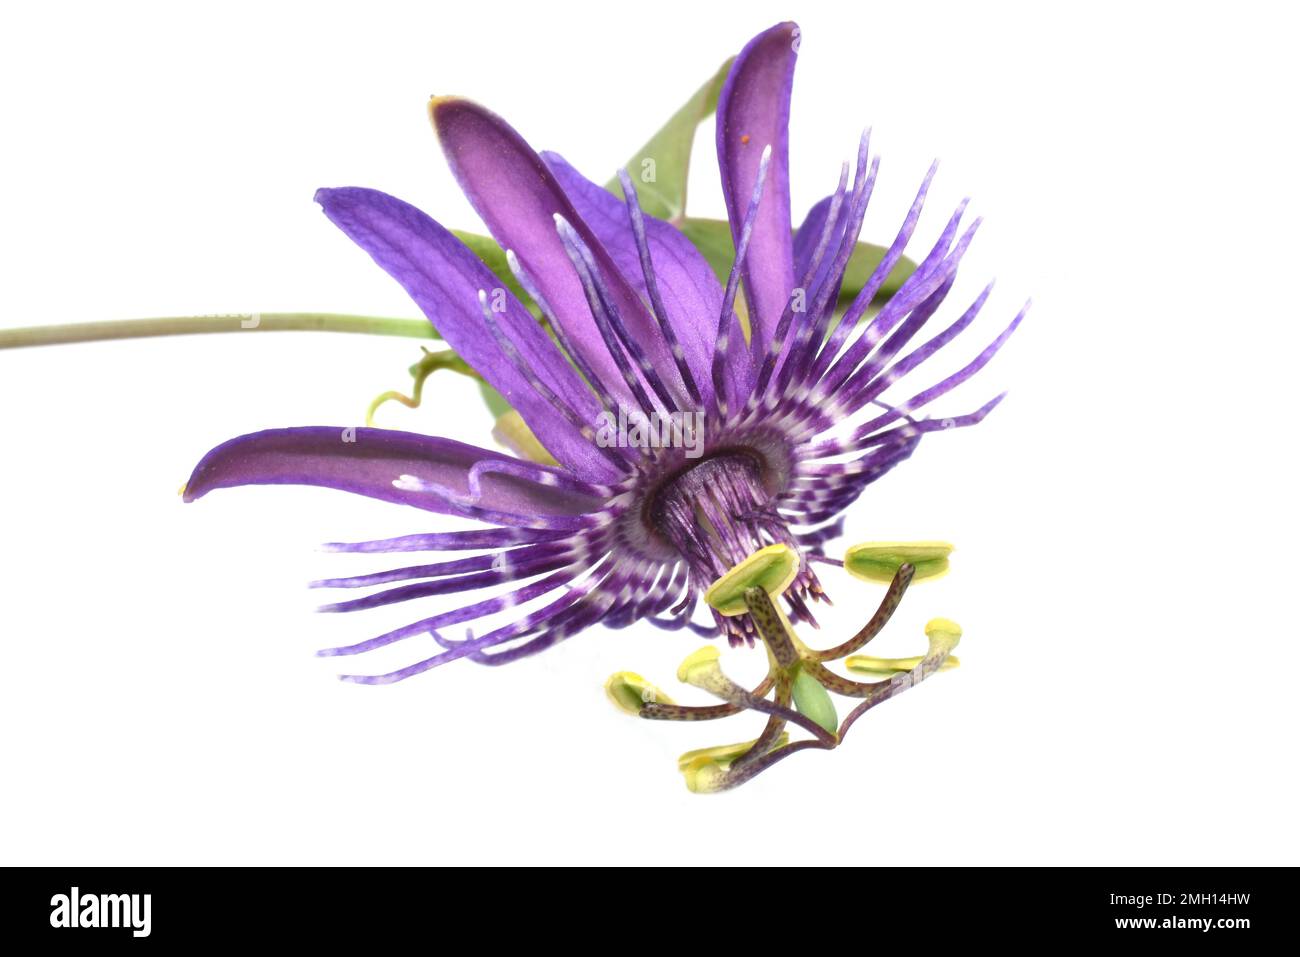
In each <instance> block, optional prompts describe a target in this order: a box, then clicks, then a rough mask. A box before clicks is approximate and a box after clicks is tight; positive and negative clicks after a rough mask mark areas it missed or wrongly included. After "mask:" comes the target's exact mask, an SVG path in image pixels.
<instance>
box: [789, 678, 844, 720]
mask: <svg viewBox="0 0 1300 957" xmlns="http://www.w3.org/2000/svg"><path fill="white" fill-rule="evenodd" d="M790 693H791V696H792V697H793V698H794V706H795V708H796V709H798V711H799V713H800V714H802V715H803V716H804V717H807V718H811V719H812V720H813V721H816V722H817V723H818V724H819V725H821V726H822V727H823V728H825V729H826V730H827V731H829V732H830V733H831V734H834V733H835V732H836V729H837V728H839V726H840V719H839V716H838V715H836V713H835V702H833V701H831V696H830V695H829V694H827V692H826V689H825V688H823V687H822V686H821V682H819V681H818V680H817V679H816V678H814V677H813V676H812V675H810V674H808V673H807V672H805V671H802V670H801V671H800V672H799V673H798V674H796V675H795V676H794V681H793V682H792V683H791V685H790Z"/></svg>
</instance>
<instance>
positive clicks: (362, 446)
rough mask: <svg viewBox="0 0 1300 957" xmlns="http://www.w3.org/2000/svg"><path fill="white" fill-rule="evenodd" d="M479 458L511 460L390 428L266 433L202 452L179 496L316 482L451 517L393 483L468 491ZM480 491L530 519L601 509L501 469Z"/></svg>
mask: <svg viewBox="0 0 1300 957" xmlns="http://www.w3.org/2000/svg"><path fill="white" fill-rule="evenodd" d="M484 460H493V461H505V462H512V461H514V460H513V459H511V458H510V457H509V456H506V455H502V454H501V453H499V452H490V451H488V450H486V449H480V448H475V447H474V446H472V445H465V444H463V443H460V442H453V441H451V440H450V439H438V438H432V437H430V436H427V435H415V434H413V433H410V432H396V431H393V430H390V429H365V428H357V429H352V428H343V427H331V426H311V427H307V428H298V429H271V430H269V431H266V432H254V433H252V434H251V435H242V436H240V437H239V438H236V439H231V440H230V441H229V442H226V443H224V444H222V445H218V446H217V447H216V448H215V449H213V450H212V451H211V452H209V453H208V454H207V455H205V456H204V457H203V460H202V461H201V462H199V464H198V465H197V466H196V467H195V469H194V474H193V475H191V476H190V480H189V482H188V483H186V486H185V491H184V497H185V501H187V502H193V501H194V500H195V499H199V498H202V497H203V496H204V495H206V494H207V493H208V492H210V491H212V490H213V489H218V488H234V487H236V486H240V485H319V486H322V487H325V488H333V489H339V490H340V491H344V492H355V493H357V494H358V495H367V496H369V497H371V498H377V499H382V500H383V501H386V502H397V503H400V504H403V505H414V506H415V507H416V508H422V509H426V510H428V511H433V512H444V513H448V514H456V511H455V509H454V508H453V507H451V506H449V505H448V504H447V503H446V502H445V500H443V499H441V498H439V497H437V496H433V495H428V494H424V493H421V492H413V491H408V490H404V489H401V488H397V487H395V486H394V485H393V481H394V480H395V479H397V478H398V477H399V476H402V475H414V476H416V477H417V478H420V479H423V480H425V481H429V482H437V483H438V484H440V485H445V486H447V487H448V488H451V489H453V490H456V491H458V492H462V493H465V494H469V491H470V488H469V480H468V475H469V471H470V469H471V468H472V467H473V466H474V464H475V463H476V462H482V461H484ZM479 492H480V498H481V500H482V501H484V502H486V503H490V506H491V507H492V508H496V509H500V510H501V511H506V512H518V513H522V514H530V515H581V514H584V513H587V512H592V511H596V510H598V509H600V508H602V507H603V506H604V505H605V503H604V502H603V501H602V500H600V499H598V498H593V497H591V496H588V495H582V494H579V493H575V492H572V491H566V490H562V489H559V488H554V487H551V486H545V485H540V484H537V483H534V482H530V481H527V480H525V479H521V478H518V477H517V476H514V475H510V474H508V473H499V472H493V473H487V474H484V475H481V476H480V478H479Z"/></svg>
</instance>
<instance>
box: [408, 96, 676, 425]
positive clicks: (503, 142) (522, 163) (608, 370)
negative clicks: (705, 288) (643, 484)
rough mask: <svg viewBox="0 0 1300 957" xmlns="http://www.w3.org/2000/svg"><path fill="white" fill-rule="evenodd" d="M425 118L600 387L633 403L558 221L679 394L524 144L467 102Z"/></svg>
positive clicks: (628, 298) (621, 283)
mask: <svg viewBox="0 0 1300 957" xmlns="http://www.w3.org/2000/svg"><path fill="white" fill-rule="evenodd" d="M429 112H430V115H431V116H432V119H433V125H434V128H435V129H436V130H437V132H438V139H439V141H440V142H441V143H442V148H443V152H444V153H445V154H446V156H447V162H448V164H449V165H450V166H451V169H452V172H453V173H454V174H455V176H456V179H457V180H458V181H459V183H460V186H461V189H462V190H464V192H465V195H466V197H467V198H468V199H469V201H470V203H471V204H472V205H473V206H474V209H475V210H476V211H477V212H478V214H479V216H480V217H481V218H482V220H483V222H484V223H485V224H486V225H487V228H488V230H489V231H490V232H491V233H492V235H493V236H494V237H495V238H496V240H497V242H499V243H500V244H501V245H502V247H503V248H505V249H509V250H512V251H513V252H514V254H515V255H516V256H517V257H518V258H519V262H520V263H521V265H522V266H523V268H524V269H525V270H526V271H527V272H528V273H529V275H531V276H532V278H533V280H534V282H536V284H537V287H538V289H539V291H540V292H541V293H542V296H543V297H544V298H545V299H546V301H547V303H548V304H549V305H550V307H551V309H552V310H553V311H554V312H555V315H556V318H557V319H558V321H559V322H560V324H561V325H562V326H563V327H564V332H565V334H566V336H567V337H568V339H569V340H570V341H571V342H572V343H573V346H574V348H576V349H579V350H581V351H582V353H583V356H584V357H585V358H586V360H587V361H588V362H589V363H590V365H591V366H592V368H593V369H595V371H596V372H597V373H598V374H599V375H600V377H601V380H602V382H603V384H604V385H605V387H606V388H607V389H608V390H609V391H610V392H612V393H613V394H615V395H616V396H618V397H619V398H620V399H623V400H625V401H630V399H631V395H630V393H629V391H628V389H627V387H626V386H625V385H624V383H623V382H622V377H621V376H620V374H619V371H618V368H617V367H616V366H615V364H614V360H613V358H612V357H611V356H610V353H609V350H608V349H607V348H606V346H605V343H604V340H603V339H602V338H601V335H600V331H599V329H598V328H597V325H596V321H595V319H594V318H593V317H592V314H591V309H590V308H589V306H588V304H587V298H586V295H585V294H584V292H583V287H582V283H581V281H580V280H579V278H578V275H577V273H576V272H575V271H574V268H573V265H572V264H571V263H570V261H569V257H568V254H567V253H566V252H565V249H564V244H563V243H562V242H561V241H560V237H559V234H558V233H557V232H556V226H555V216H556V214H557V213H558V214H559V215H561V216H563V217H564V219H565V220H567V221H568V222H569V224H570V225H572V227H573V228H574V230H575V231H576V232H577V233H578V235H579V236H580V237H581V239H582V240H583V242H584V243H586V245H587V246H589V247H590V248H591V251H592V253H593V254H594V256H595V260H596V263H597V265H598V266H599V268H600V270H601V272H602V274H603V275H604V277H605V279H606V281H607V282H608V283H609V287H610V290H611V292H612V294H613V296H614V301H615V304H616V305H617V307H618V309H619V310H620V313H621V314H622V317H623V320H624V322H625V323H626V324H627V327H628V329H629V331H630V332H631V334H632V336H633V337H634V338H635V339H636V340H637V342H639V343H640V344H641V345H642V348H644V349H645V351H646V353H647V354H648V356H649V359H650V361H651V362H652V363H653V365H654V367H655V368H656V369H657V370H659V372H660V374H661V375H664V376H667V377H669V378H670V380H671V381H672V383H673V384H674V386H675V387H676V388H681V385H680V381H679V377H678V376H677V373H676V370H675V368H674V366H673V360H672V355H671V353H670V351H669V349H668V345H667V343H666V342H665V341H664V339H663V336H662V334H661V333H660V331H659V327H658V323H656V322H655V319H654V317H653V316H652V315H650V313H649V311H648V310H647V309H646V307H645V305H644V304H643V303H642V302H641V299H640V298H639V297H638V296H637V294H636V291H635V290H634V289H633V287H632V286H631V285H629V283H628V280H627V278H626V277H625V276H624V275H623V274H622V273H621V272H620V271H619V269H618V267H617V265H616V264H615V262H614V260H613V258H612V257H611V256H610V254H609V252H607V251H606V249H605V247H604V246H603V245H602V244H601V242H600V240H599V239H598V238H597V236H596V234H595V232H594V231H593V230H592V229H591V227H590V226H588V225H587V223H585V222H584V221H583V218H582V216H581V215H580V214H579V212H578V210H576V209H575V208H574V205H573V203H572V202H571V201H570V200H569V198H568V197H567V196H566V195H565V193H564V190H563V189H561V188H560V184H559V183H558V182H556V180H555V177H554V176H553V175H552V174H551V171H550V170H549V169H548V168H547V166H546V164H545V163H544V162H543V161H542V158H541V157H540V156H538V155H537V153H535V152H534V151H533V149H532V147H530V146H529V145H528V144H527V143H526V142H525V141H524V139H523V137H521V136H520V135H519V134H518V133H517V132H515V130H514V129H512V128H511V127H510V126H509V125H508V124H507V123H506V122H505V121H504V120H502V119H501V117H499V116H497V115H496V114H495V113H492V112H490V111H488V110H486V109H484V108H483V107H481V106H479V105H478V104H476V103H471V102H470V101H468V100H462V99H457V98H452V97H445V98H440V99H435V100H434V101H433V102H432V103H431V104H430V107H429Z"/></svg>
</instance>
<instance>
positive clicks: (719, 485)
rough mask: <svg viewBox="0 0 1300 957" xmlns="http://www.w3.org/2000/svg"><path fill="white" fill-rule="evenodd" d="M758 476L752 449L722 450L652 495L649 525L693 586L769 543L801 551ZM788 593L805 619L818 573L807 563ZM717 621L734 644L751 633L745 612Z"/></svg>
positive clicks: (760, 467) (818, 592)
mask: <svg viewBox="0 0 1300 957" xmlns="http://www.w3.org/2000/svg"><path fill="white" fill-rule="evenodd" d="M763 476H764V462H763V459H762V457H761V456H760V455H759V454H758V453H756V452H753V451H750V450H748V449H744V448H736V449H729V450H723V451H720V452H717V453H715V454H713V455H711V456H709V457H708V458H705V459H703V460H701V461H700V462H699V463H697V464H694V465H692V466H690V467H689V468H687V469H685V470H684V471H681V472H678V473H676V474H675V475H673V476H671V477H670V478H669V479H667V480H666V481H664V482H663V484H662V485H660V486H659V488H658V489H657V490H656V491H655V493H654V494H653V496H651V498H650V500H649V506H648V508H647V509H646V511H645V519H646V522H647V524H648V525H649V526H650V528H651V529H652V530H653V531H654V532H655V533H657V534H658V535H660V536H661V537H662V538H664V539H667V540H668V541H669V542H670V543H671V544H672V546H673V548H674V549H675V550H676V551H677V552H678V554H680V555H681V556H682V557H683V558H684V559H685V560H686V563H687V565H688V567H689V568H690V573H691V579H692V582H693V584H695V586H696V587H697V588H698V589H700V590H703V589H706V588H708V587H709V585H710V584H712V583H713V582H714V581H715V580H716V579H718V578H720V577H721V576H722V575H723V574H724V573H725V572H727V571H728V570H730V569H731V567H732V566H734V565H736V564H738V563H740V562H742V561H744V560H745V559H746V558H748V557H749V556H750V555H751V554H753V553H754V552H755V551H757V550H758V549H760V548H763V547H765V546H767V545H775V544H782V545H788V546H790V547H791V548H793V549H795V550H796V551H802V549H800V547H799V544H798V543H797V542H796V540H795V538H794V536H793V535H792V534H791V532H790V530H789V527H788V525H787V522H786V519H785V518H784V516H782V515H781V513H780V512H779V511H778V510H777V506H776V497H775V494H774V492H773V490H771V489H769V488H768V487H767V486H766V485H765V483H764V481H763ZM786 597H787V598H788V600H789V602H790V610H791V613H792V615H793V616H794V617H795V618H796V619H798V620H805V621H810V622H811V621H812V620H813V619H812V615H811V613H810V612H809V610H808V606H807V601H808V599H810V598H824V597H825V596H824V593H823V592H822V589H821V586H820V585H819V584H818V581H817V576H816V575H815V574H813V572H812V570H811V569H809V568H808V567H807V565H806V564H805V566H804V567H803V568H801V569H800V573H799V577H798V578H797V579H796V580H795V583H794V584H793V585H792V586H791V587H790V589H789V590H788V591H787V592H786ZM720 624H722V625H723V627H724V629H725V630H726V631H727V634H728V637H729V638H730V639H731V640H732V641H733V642H734V641H736V640H739V639H741V638H744V639H746V640H751V641H752V640H753V638H754V637H755V636H754V634H752V633H751V632H752V630H753V624H752V622H751V621H750V620H749V617H748V616H741V617H739V618H724V619H721V621H720Z"/></svg>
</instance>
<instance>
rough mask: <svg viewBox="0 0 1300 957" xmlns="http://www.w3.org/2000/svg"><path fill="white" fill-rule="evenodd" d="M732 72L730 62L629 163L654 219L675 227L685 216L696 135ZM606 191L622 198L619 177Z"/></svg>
mask: <svg viewBox="0 0 1300 957" xmlns="http://www.w3.org/2000/svg"><path fill="white" fill-rule="evenodd" d="M730 69H731V60H727V62H726V63H724V64H722V66H720V67H718V71H717V72H716V73H714V74H713V76H712V77H710V78H709V79H708V81H707V82H706V83H705V84H704V85H703V86H702V87H700V88H699V89H698V90H696V91H695V94H694V95H693V96H692V97H691V98H690V99H689V100H687V101H686V104H685V105H684V106H683V107H682V108H681V109H679V110H678V111H677V112H676V113H674V114H673V115H672V117H671V118H670V119H669V120H668V122H667V123H665V124H664V125H663V126H661V127H660V128H659V132H657V133H655V135H654V136H652V137H650V139H649V140H648V141H647V142H646V144H645V145H644V146H642V147H641V148H640V149H639V150H637V151H636V152H635V153H633V154H632V158H631V159H629V160H628V161H627V171H628V174H629V175H631V176H632V178H633V181H634V182H635V183H636V189H637V196H638V197H639V199H640V201H641V208H642V209H644V210H645V211H646V212H647V213H649V214H650V215H651V216H657V217H659V218H660V219H667V220H669V221H670V222H674V223H676V222H678V221H679V220H680V219H682V217H684V216H685V215H686V178H687V176H688V175H689V173H690V167H691V147H692V146H693V145H694V144H695V131H696V129H697V128H698V127H699V125H700V123H702V122H703V121H704V120H706V119H708V118H709V117H710V116H712V115H713V112H714V111H715V110H716V109H717V108H718V95H719V94H720V93H721V92H722V84H723V83H724V82H725V81H726V79H727V73H728V71H730ZM605 188H606V189H608V190H609V191H610V192H611V193H614V194H615V195H616V196H622V195H623V189H622V187H620V186H619V183H618V177H614V178H613V179H611V180H610V181H609V182H608V183H606V184H605Z"/></svg>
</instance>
